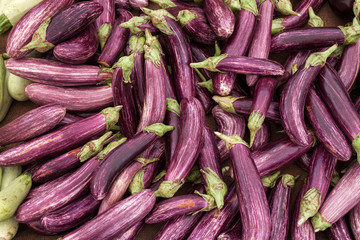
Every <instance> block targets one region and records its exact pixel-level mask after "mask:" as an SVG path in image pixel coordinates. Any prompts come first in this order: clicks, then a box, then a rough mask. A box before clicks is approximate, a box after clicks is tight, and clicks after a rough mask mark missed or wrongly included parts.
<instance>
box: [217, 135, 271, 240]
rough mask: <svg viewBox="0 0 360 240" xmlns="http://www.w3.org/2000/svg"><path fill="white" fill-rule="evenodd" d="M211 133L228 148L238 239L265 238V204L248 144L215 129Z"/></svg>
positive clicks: (267, 225) (268, 224)
mask: <svg viewBox="0 0 360 240" xmlns="http://www.w3.org/2000/svg"><path fill="white" fill-rule="evenodd" d="M215 134H216V135H217V136H218V137H220V138H221V139H223V140H224V141H226V143H227V146H228V148H229V151H230V159H231V163H232V166H233V168H234V175H235V184H236V192H237V197H238V202H239V209H240V217H241V221H242V229H243V233H242V237H241V239H243V240H245V239H269V237H270V231H271V219H270V210H269V205H268V203H267V200H266V195H265V192H264V190H263V184H262V182H261V179H260V175H259V171H258V170H257V169H256V166H255V164H254V161H253V160H252V159H251V157H250V150H249V147H248V145H247V144H246V142H245V141H244V140H243V139H242V138H240V137H239V136H236V135H232V136H227V135H223V134H221V133H219V132H215ZM248 206H252V207H251V208H249V207H248Z"/></svg>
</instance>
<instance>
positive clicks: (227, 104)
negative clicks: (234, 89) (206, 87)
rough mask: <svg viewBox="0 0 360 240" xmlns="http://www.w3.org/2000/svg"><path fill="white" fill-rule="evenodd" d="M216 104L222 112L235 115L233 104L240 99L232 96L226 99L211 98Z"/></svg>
mask: <svg viewBox="0 0 360 240" xmlns="http://www.w3.org/2000/svg"><path fill="white" fill-rule="evenodd" d="M212 99H213V100H214V101H215V102H216V103H217V104H219V106H220V107H221V109H222V110H224V111H225V112H229V113H234V114H236V111H235V108H234V102H235V101H236V100H238V99H240V98H239V97H233V96H227V97H220V96H213V98H212Z"/></svg>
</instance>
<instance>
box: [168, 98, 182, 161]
mask: <svg viewBox="0 0 360 240" xmlns="http://www.w3.org/2000/svg"><path fill="white" fill-rule="evenodd" d="M179 122H180V104H179V103H178V102H177V101H176V99H174V98H168V97H167V98H166V115H165V123H166V124H167V125H170V126H173V127H174V130H173V131H171V132H170V133H169V134H168V135H167V136H166V140H167V141H166V142H165V144H166V151H165V167H166V168H168V166H169V164H170V162H171V159H172V158H173V156H174V152H175V149H176V145H177V142H178V140H179V134H180V128H179Z"/></svg>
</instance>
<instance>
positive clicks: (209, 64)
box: [190, 54, 228, 72]
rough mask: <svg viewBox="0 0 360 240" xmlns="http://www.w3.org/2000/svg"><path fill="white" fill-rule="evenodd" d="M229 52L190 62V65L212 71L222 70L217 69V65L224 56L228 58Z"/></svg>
mask: <svg viewBox="0 0 360 240" xmlns="http://www.w3.org/2000/svg"><path fill="white" fill-rule="evenodd" d="M227 57H228V55H227V54H221V55H219V56H214V57H209V58H208V59H206V60H204V61H202V62H197V63H190V67H192V68H204V69H206V70H209V71H212V72H220V71H219V70H218V69H216V66H217V65H218V63H219V62H220V61H221V60H223V59H224V58H227Z"/></svg>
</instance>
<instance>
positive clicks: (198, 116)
mask: <svg viewBox="0 0 360 240" xmlns="http://www.w3.org/2000/svg"><path fill="white" fill-rule="evenodd" d="M180 113H181V115H180V124H179V127H180V129H181V131H180V135H179V140H178V143H177V145H176V149H175V152H174V155H173V158H172V159H171V161H170V164H169V167H168V169H167V172H166V175H165V178H164V181H163V182H162V183H161V185H160V187H159V189H158V190H157V191H156V192H155V193H156V196H161V197H167V198H170V197H172V196H173V195H174V194H175V193H176V192H177V190H178V189H179V188H180V187H181V186H182V185H183V184H184V182H185V178H186V176H187V175H188V173H189V172H190V170H191V168H192V167H193V166H194V164H195V161H196V159H197V157H198V155H199V153H200V151H201V149H202V147H203V143H204V131H205V127H204V126H205V112H204V109H203V107H202V105H201V103H200V102H199V100H197V99H196V98H185V99H183V100H182V101H181V103H180Z"/></svg>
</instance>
